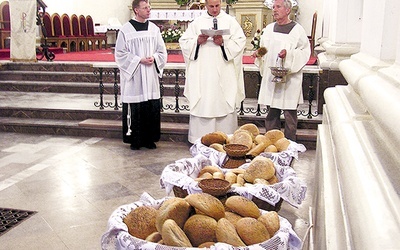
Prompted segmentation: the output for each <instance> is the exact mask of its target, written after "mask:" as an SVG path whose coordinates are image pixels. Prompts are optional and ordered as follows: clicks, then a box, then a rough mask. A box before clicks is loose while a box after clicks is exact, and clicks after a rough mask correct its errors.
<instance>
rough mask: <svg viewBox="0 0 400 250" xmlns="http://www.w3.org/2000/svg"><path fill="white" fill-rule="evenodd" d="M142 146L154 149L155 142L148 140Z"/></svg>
mask: <svg viewBox="0 0 400 250" xmlns="http://www.w3.org/2000/svg"><path fill="white" fill-rule="evenodd" d="M144 147H146V148H148V149H155V148H157V146H156V144H155V143H154V142H149V143H146V145H144Z"/></svg>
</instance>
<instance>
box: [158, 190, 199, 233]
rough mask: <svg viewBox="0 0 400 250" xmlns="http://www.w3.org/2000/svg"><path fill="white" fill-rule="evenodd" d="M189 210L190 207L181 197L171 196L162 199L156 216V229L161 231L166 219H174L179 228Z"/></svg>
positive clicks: (182, 224)
mask: <svg viewBox="0 0 400 250" xmlns="http://www.w3.org/2000/svg"><path fill="white" fill-rule="evenodd" d="M191 212H192V207H191V206H190V204H189V203H187V202H186V200H185V199H183V198H178V197H173V198H171V199H168V200H166V201H164V203H163V204H162V205H161V206H160V208H159V209H158V213H157V216H156V228H157V231H158V232H161V229H162V226H163V224H164V222H165V221H166V220H167V219H172V220H174V221H175V222H176V223H177V224H178V226H179V227H180V228H183V226H184V225H185V221H186V220H187V218H189V215H190V213H191Z"/></svg>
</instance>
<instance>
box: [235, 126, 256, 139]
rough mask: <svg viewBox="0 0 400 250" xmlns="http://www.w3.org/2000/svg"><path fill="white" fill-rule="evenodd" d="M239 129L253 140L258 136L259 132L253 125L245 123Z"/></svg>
mask: <svg viewBox="0 0 400 250" xmlns="http://www.w3.org/2000/svg"><path fill="white" fill-rule="evenodd" d="M239 129H243V130H247V131H249V132H250V133H251V134H252V135H253V138H255V137H256V136H257V135H259V134H260V130H259V129H258V127H257V126H256V125H255V124H253V123H246V124H244V125H242V126H240V127H239Z"/></svg>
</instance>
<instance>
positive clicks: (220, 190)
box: [199, 179, 231, 197]
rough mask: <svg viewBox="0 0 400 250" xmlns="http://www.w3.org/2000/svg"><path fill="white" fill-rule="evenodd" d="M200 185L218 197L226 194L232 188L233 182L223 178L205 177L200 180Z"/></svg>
mask: <svg viewBox="0 0 400 250" xmlns="http://www.w3.org/2000/svg"><path fill="white" fill-rule="evenodd" d="M199 187H200V188H201V190H203V192H204V193H208V194H211V195H213V196H217V197H218V196H224V195H226V193H227V192H228V190H229V189H230V188H231V184H230V183H229V181H226V180H222V179H203V180H201V181H199Z"/></svg>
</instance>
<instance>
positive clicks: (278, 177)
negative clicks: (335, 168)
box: [160, 154, 307, 211]
mask: <svg viewBox="0 0 400 250" xmlns="http://www.w3.org/2000/svg"><path fill="white" fill-rule="evenodd" d="M209 179H220V180H225V181H227V182H228V183H229V188H228V187H226V195H227V196H230V195H235V194H237V195H241V196H244V197H246V198H248V199H250V200H252V201H253V202H255V203H256V204H257V205H258V207H259V208H261V209H263V210H267V211H279V209H280V206H281V203H282V202H283V201H284V200H285V201H287V202H288V203H289V204H291V205H292V206H294V207H298V206H299V205H301V203H302V201H303V200H304V198H305V193H306V191H307V186H306V184H305V183H304V182H303V181H302V180H301V179H300V178H298V177H297V176H296V173H295V171H294V169H293V168H291V167H290V166H280V165H278V164H275V163H273V161H272V160H271V159H269V158H266V157H263V156H257V157H255V158H254V159H252V160H251V161H250V162H248V163H245V164H243V165H242V166H240V167H238V168H221V167H220V166H218V165H213V163H212V161H211V160H210V159H209V158H207V157H206V156H204V155H201V154H199V155H197V156H195V157H193V158H185V159H181V160H177V161H175V162H174V163H172V164H169V165H167V166H166V167H165V168H164V170H163V172H162V173H161V177H160V184H161V187H162V188H164V189H165V190H166V193H167V195H170V194H171V193H172V192H173V194H174V195H175V196H176V197H181V198H184V197H186V196H187V195H189V194H194V193H202V192H204V190H203V189H202V188H201V186H202V185H201V184H200V182H202V181H203V182H206V181H205V180H209ZM209 182H211V181H209ZM220 183H222V182H220ZM224 183H226V182H224ZM226 186H228V185H226ZM219 188H220V189H222V186H220V187H219ZM217 196H222V195H217Z"/></svg>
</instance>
